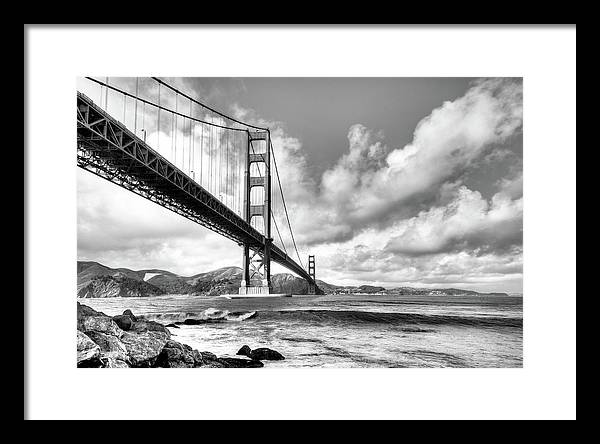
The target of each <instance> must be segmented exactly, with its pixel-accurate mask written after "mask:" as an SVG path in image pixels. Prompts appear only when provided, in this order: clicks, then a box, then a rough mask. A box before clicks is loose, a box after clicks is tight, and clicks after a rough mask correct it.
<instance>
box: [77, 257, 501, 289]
mask: <svg viewBox="0 0 600 444" xmlns="http://www.w3.org/2000/svg"><path fill="white" fill-rule="evenodd" d="M241 280H242V269H241V268H239V267H223V268H218V269H216V270H212V271H208V272H205V273H199V274H195V275H193V276H179V275H177V274H175V273H172V272H170V271H166V270H160V269H147V270H137V271H136V270H130V269H128V268H110V267H107V266H105V265H102V264H100V263H98V262H91V261H87V262H85V261H77V297H78V298H108V297H145V296H157V295H161V294H203V295H208V296H217V295H221V294H233V293H237V292H238V288H239V286H240V283H241ZM271 286H272V289H273V293H291V294H307V293H308V283H307V282H306V281H305V280H304V279H302V278H299V277H296V276H294V275H292V274H289V273H280V274H274V275H273V276H271ZM317 286H318V288H319V289H320V291H322V292H323V293H325V294H340V293H363V294H364V293H367V294H386V295H407V294H411V295H473V296H476V295H481V294H482V293H478V292H476V291H471V290H462V289H457V288H442V289H426V288H413V287H398V288H391V289H386V288H384V287H378V286H372V285H361V286H339V285H332V284H328V283H327V282H324V281H321V280H318V279H317ZM485 294H488V295H499V296H506V293H485Z"/></svg>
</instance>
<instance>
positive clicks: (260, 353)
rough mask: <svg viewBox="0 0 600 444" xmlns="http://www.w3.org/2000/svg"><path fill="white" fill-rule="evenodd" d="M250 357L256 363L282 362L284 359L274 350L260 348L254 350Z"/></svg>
mask: <svg viewBox="0 0 600 444" xmlns="http://www.w3.org/2000/svg"><path fill="white" fill-rule="evenodd" d="M250 357H251V358H252V359H256V360H257V361H263V360H267V361H282V360H284V359H285V357H284V356H283V355H282V354H281V353H279V352H278V351H276V350H271V349H270V348H266V347H262V348H255V349H254V350H252V351H251V352H250Z"/></svg>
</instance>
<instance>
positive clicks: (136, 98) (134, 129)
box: [133, 77, 140, 136]
mask: <svg viewBox="0 0 600 444" xmlns="http://www.w3.org/2000/svg"><path fill="white" fill-rule="evenodd" d="M139 81H140V78H139V77H136V78H135V111H134V114H135V122H134V124H133V134H135V135H136V136H137V108H138V93H139Z"/></svg>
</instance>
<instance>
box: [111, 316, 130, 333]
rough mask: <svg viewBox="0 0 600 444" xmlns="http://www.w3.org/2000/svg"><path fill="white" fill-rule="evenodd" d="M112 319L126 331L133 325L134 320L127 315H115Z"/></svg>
mask: <svg viewBox="0 0 600 444" xmlns="http://www.w3.org/2000/svg"><path fill="white" fill-rule="evenodd" d="M112 319H113V321H115V323H116V324H117V325H118V326H119V328H120V329H121V330H124V331H128V330H129V329H131V326H132V325H133V321H132V320H131V317H129V316H127V315H118V316H113V317H112Z"/></svg>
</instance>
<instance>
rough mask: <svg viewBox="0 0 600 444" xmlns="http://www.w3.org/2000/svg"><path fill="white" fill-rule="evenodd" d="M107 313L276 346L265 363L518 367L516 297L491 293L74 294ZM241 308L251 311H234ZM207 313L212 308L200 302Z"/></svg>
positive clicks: (190, 336)
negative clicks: (215, 315) (217, 317)
mask: <svg viewBox="0 0 600 444" xmlns="http://www.w3.org/2000/svg"><path fill="white" fill-rule="evenodd" d="M79 301H80V302H81V303H83V304H86V305H89V306H91V307H92V308H94V309H96V310H100V311H103V312H104V313H106V314H108V315H115V314H120V313H122V312H123V310H125V309H127V308H129V309H131V310H132V311H133V313H134V314H136V315H144V316H145V317H147V318H149V319H154V320H157V321H159V322H162V323H164V324H168V323H170V322H174V321H183V320H184V319H186V318H196V319H199V318H202V317H206V315H205V313H207V312H206V310H207V309H209V308H214V309H217V310H222V311H226V312H229V313H231V315H230V316H228V319H230V320H222V321H218V322H209V323H203V324H200V325H180V327H181V328H170V331H171V332H172V333H173V335H174V336H175V337H174V339H175V340H177V341H180V342H184V343H186V344H189V345H190V346H192V347H193V348H197V349H198V350H200V351H211V352H213V353H216V354H217V355H224V354H227V355H234V354H235V353H236V352H237V350H238V349H239V348H240V347H241V346H242V345H244V344H248V345H249V346H250V347H251V348H256V347H269V348H273V349H275V350H277V351H279V352H281V353H282V354H283V355H284V356H285V357H286V359H285V360H284V361H277V362H275V361H274V362H269V361H265V365H266V366H268V367H521V366H522V362H523V356H522V355H523V300H522V298H520V297H500V296H477V297H474V296H379V295H325V296H294V297H291V298H252V299H223V298H208V297H203V296H187V295H174V296H157V297H146V298H106V299H79ZM248 312H256V313H257V315H256V316H255V317H251V318H249V319H245V320H240V319H243V318H244V317H246V316H247V315H248ZM208 313H212V311H209V312H208Z"/></svg>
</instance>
